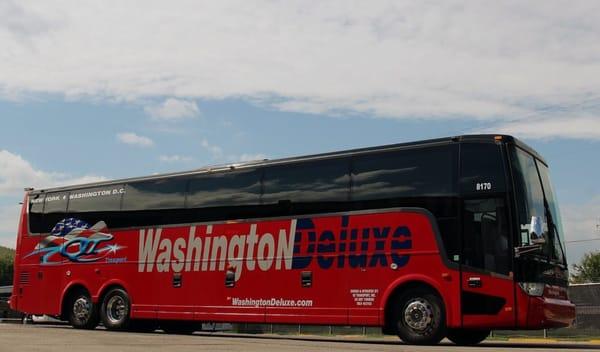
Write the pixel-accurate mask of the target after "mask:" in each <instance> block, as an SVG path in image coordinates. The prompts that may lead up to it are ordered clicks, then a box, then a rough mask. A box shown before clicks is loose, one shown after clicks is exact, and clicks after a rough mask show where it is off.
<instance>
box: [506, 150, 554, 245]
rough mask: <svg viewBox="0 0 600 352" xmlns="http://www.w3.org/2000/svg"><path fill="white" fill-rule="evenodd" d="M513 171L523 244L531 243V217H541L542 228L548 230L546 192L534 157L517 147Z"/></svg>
mask: <svg viewBox="0 0 600 352" xmlns="http://www.w3.org/2000/svg"><path fill="white" fill-rule="evenodd" d="M511 159H512V164H513V172H514V179H515V195H516V196H517V197H516V199H517V211H518V219H519V224H520V231H521V244H522V245H527V244H530V243H529V231H530V229H531V218H532V217H533V216H536V217H540V219H541V220H542V230H543V232H544V233H547V232H548V222H547V221H546V212H545V208H544V192H543V191H542V185H541V182H540V178H539V176H538V172H537V168H536V166H535V161H534V159H533V157H532V156H531V155H530V154H528V153H526V152H524V151H522V150H521V149H516V150H514V151H513V155H512V158H511Z"/></svg>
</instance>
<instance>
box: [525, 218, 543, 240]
mask: <svg viewBox="0 0 600 352" xmlns="http://www.w3.org/2000/svg"><path fill="white" fill-rule="evenodd" d="M529 239H530V240H531V243H533V244H543V243H546V237H544V229H543V228H542V218H541V217H540V216H532V217H531V224H530V226H529Z"/></svg>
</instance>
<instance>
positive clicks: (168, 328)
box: [160, 320, 202, 335]
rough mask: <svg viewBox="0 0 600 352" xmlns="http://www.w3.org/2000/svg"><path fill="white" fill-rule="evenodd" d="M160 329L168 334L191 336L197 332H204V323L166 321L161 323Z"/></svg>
mask: <svg viewBox="0 0 600 352" xmlns="http://www.w3.org/2000/svg"><path fill="white" fill-rule="evenodd" d="M160 328H161V329H162V330H163V331H164V332H166V333H167V334H177V335H191V334H193V333H194V332H195V331H199V330H202V323H199V322H194V321H171V320H165V321H161V322H160Z"/></svg>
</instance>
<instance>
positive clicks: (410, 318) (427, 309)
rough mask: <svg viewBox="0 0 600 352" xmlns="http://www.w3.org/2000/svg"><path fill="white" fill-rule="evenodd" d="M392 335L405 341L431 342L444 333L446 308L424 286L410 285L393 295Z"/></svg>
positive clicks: (441, 337) (438, 340)
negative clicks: (394, 329)
mask: <svg viewBox="0 0 600 352" xmlns="http://www.w3.org/2000/svg"><path fill="white" fill-rule="evenodd" d="M393 309H394V310H393V319H394V320H393V322H394V324H395V327H396V334H397V335H398V337H400V339H401V340H402V341H404V342H406V343H410V344H415V345H433V344H437V343H438V342H440V341H441V340H442V339H443V338H444V337H445V336H446V310H445V309H444V303H443V302H442V300H441V298H440V297H439V296H438V295H437V294H436V293H434V292H433V291H432V290H429V289H427V288H412V289H408V290H407V291H406V292H403V293H401V294H400V295H398V296H397V298H396V303H395V307H394V308H393Z"/></svg>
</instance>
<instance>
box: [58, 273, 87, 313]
mask: <svg viewBox="0 0 600 352" xmlns="http://www.w3.org/2000/svg"><path fill="white" fill-rule="evenodd" d="M79 291H85V292H87V294H88V295H90V297H91V292H90V290H89V288H88V287H87V285H86V284H85V283H84V282H82V281H73V282H71V283H70V284H69V285H67V286H66V287H65V288H64V290H63V292H62V295H61V299H60V317H61V319H64V320H66V319H67V318H68V312H67V309H68V300H69V299H70V298H71V296H72V295H73V294H74V293H75V292H79ZM92 300H93V298H92Z"/></svg>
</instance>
